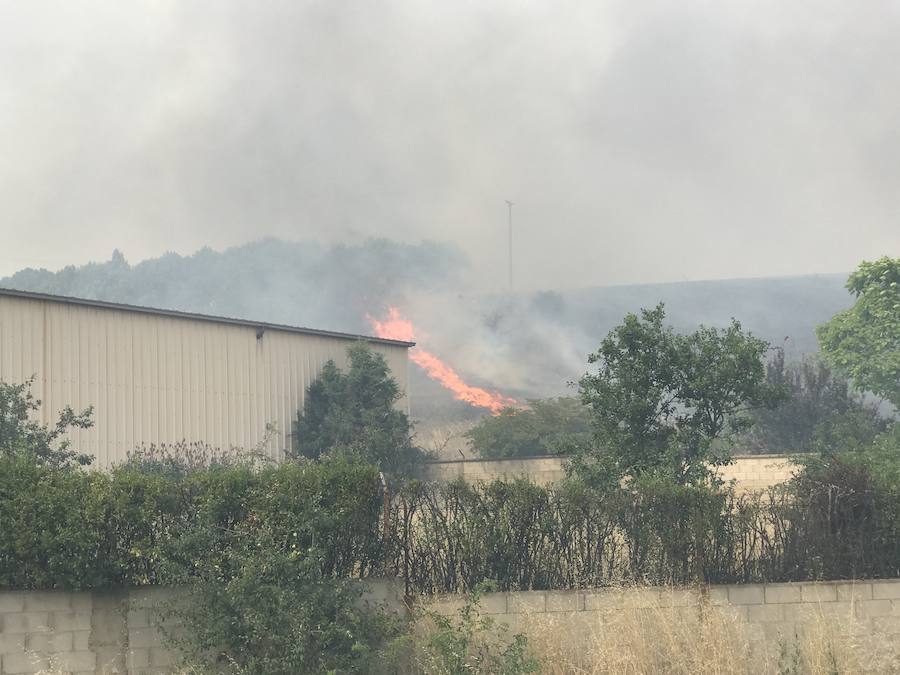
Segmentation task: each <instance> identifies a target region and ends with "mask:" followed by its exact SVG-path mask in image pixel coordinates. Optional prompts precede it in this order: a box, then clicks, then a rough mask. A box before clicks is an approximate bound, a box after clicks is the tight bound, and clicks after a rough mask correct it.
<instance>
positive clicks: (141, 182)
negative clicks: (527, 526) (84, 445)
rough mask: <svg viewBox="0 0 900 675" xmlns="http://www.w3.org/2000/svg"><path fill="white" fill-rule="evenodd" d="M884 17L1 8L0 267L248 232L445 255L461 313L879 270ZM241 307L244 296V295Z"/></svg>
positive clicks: (853, 10) (812, 9) (802, 8)
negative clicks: (441, 249)
mask: <svg viewBox="0 0 900 675" xmlns="http://www.w3.org/2000/svg"><path fill="white" fill-rule="evenodd" d="M898 7H900V6H898V4H897V3H896V2H894V1H893V0H870V1H868V2H846V1H838V0H795V1H793V2H789V3H785V2H783V1H779V0H735V1H733V2H708V1H707V0H684V1H683V2H661V1H658V0H651V1H645V2H632V1H628V0H559V1H557V2H543V3H541V2H537V3H523V2H517V1H514V0H479V1H478V2H470V1H467V0H462V1H457V2H410V1H409V0H384V1H382V2H377V3H374V2H373V3H367V2H361V3H352V4H350V5H348V4H347V3H341V2H334V1H333V0H306V1H297V0H268V1H267V2H264V3H259V2H246V1H243V0H197V1H195V2H164V1H157V0H133V1H131V2H110V1H109V0H81V1H79V2H71V1H69V0H28V1H27V2H6V3H3V5H2V8H0V147H2V148H3V153H2V156H0V222H2V223H3V225H2V227H3V250H2V251H0V271H2V272H3V273H6V274H8V273H11V272H13V271H15V270H17V269H20V268H22V267H25V266H27V265H43V266H47V267H50V268H57V269H58V268H60V267H62V266H63V265H66V264H69V263H73V262H83V261H87V260H96V259H98V258H100V257H101V256H103V255H106V254H107V253H108V251H109V250H110V249H111V248H113V247H115V246H118V247H120V248H122V250H123V251H124V253H125V254H126V256H127V257H128V258H129V259H135V260H139V259H144V258H148V257H152V256H158V255H160V254H162V253H163V252H164V251H169V250H175V251H180V252H182V253H187V252H191V251H195V250H197V249H200V248H201V247H202V246H204V245H211V246H213V247H215V248H216V249H222V248H226V247H228V246H232V245H236V244H240V243H244V242H247V241H251V240H254V239H257V238H259V237H260V236H267V235H268V236H277V237H281V238H287V239H304V238H312V239H316V240H320V241H327V242H336V241H344V242H356V241H360V240H362V239H363V238H365V237H367V236H384V237H390V238H392V239H395V240H403V241H418V240H420V239H423V238H424V239H435V240H442V241H443V240H452V241H454V242H456V243H457V244H458V245H459V246H460V247H462V249H463V250H464V251H465V252H466V254H467V255H468V257H469V260H470V261H471V267H470V269H469V270H468V272H467V274H468V275H469V276H470V277H471V278H473V279H476V280H477V281H478V284H477V286H478V287H480V288H482V289H491V288H493V289H494V290H498V289H501V288H503V287H504V286H505V278H506V229H505V225H506V223H505V217H506V209H505V204H504V200H505V199H511V200H513V201H515V202H516V207H515V209H514V220H515V230H516V236H515V255H516V275H515V276H516V286H517V288H520V289H528V290H539V289H542V288H575V287H584V286H594V285H607V284H611V283H616V284H620V283H646V282H652V281H668V280H682V279H692V280H696V279H708V278H730V277H758V276H767V275H773V274H807V273H813V272H829V271H841V270H849V269H852V268H853V267H854V266H855V265H856V264H857V263H858V261H859V260H861V259H864V258H870V259H871V258H874V257H877V256H879V255H884V254H886V253H896V251H897V249H898V246H900V228H898V227H897V214H898V213H900V191H898V190H897V189H896V186H897V185H898V184H900V127H898V125H897V119H898V117H900V87H897V86H896V81H897V77H896V71H897V63H898V62H900V40H898V39H897V35H898V34H900V9H898ZM251 283H252V282H251Z"/></svg>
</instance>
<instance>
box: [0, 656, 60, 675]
mask: <svg viewBox="0 0 900 675" xmlns="http://www.w3.org/2000/svg"><path fill="white" fill-rule="evenodd" d="M49 669H50V659H48V658H47V657H46V656H41V655H40V654H33V653H32V654H29V653H28V652H23V653H21V654H4V655H3V673H4V675H14V674H18V673H40V672H42V671H46V670H49ZM51 672H52V671H51Z"/></svg>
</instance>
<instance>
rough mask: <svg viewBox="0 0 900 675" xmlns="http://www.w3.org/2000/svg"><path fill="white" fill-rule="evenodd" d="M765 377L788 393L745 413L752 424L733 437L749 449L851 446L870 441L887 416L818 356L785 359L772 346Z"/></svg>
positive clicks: (885, 424)
mask: <svg viewBox="0 0 900 675" xmlns="http://www.w3.org/2000/svg"><path fill="white" fill-rule="evenodd" d="M766 379H767V381H768V383H769V384H770V385H772V386H773V387H783V388H784V389H785V390H787V391H788V392H789V397H788V398H787V400H785V401H784V402H783V403H782V404H781V405H779V406H778V407H776V408H772V409H766V408H763V409H757V410H754V411H752V412H751V413H750V416H751V418H752V419H753V426H752V427H751V428H750V429H749V430H748V431H747V432H746V433H745V434H743V435H742V436H741V437H740V438H738V439H737V443H738V445H737V447H738V448H740V449H741V450H744V451H748V452H772V453H808V452H828V451H836V450H852V449H855V448H862V447H864V446H868V445H871V443H872V442H873V441H874V440H875V438H876V437H877V436H878V435H879V434H881V433H883V432H885V431H886V430H887V428H888V426H889V421H888V420H887V419H885V418H884V417H882V416H881V414H880V413H879V408H878V405H877V404H875V403H870V402H866V401H865V400H864V399H863V398H862V396H860V395H859V394H856V393H854V392H853V390H852V389H851V387H850V384H849V382H847V380H845V379H843V378H841V377H840V376H836V375H834V374H833V373H832V371H831V369H830V368H829V367H828V366H827V365H826V364H825V363H824V362H823V361H822V360H820V359H819V358H815V357H810V358H807V359H804V360H803V361H800V362H798V363H785V359H784V352H783V351H782V350H777V351H776V352H775V356H774V358H772V359H771V360H770V361H769V363H768V365H767V367H766Z"/></svg>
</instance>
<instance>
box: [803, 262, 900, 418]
mask: <svg viewBox="0 0 900 675" xmlns="http://www.w3.org/2000/svg"><path fill="white" fill-rule="evenodd" d="M847 290H849V291H850V292H851V293H852V294H853V295H854V296H856V302H855V304H854V305H853V306H852V307H851V308H850V309H848V310H846V311H843V312H840V313H838V314H837V315H835V316H834V317H833V318H832V319H831V320H830V321H829V322H828V323H825V324H823V325H821V326H819V328H818V330H817V334H818V337H819V345H820V347H821V350H822V355H823V357H824V358H825V360H826V361H828V362H829V363H830V364H831V365H833V366H834V367H835V368H836V369H838V370H839V371H841V372H842V373H844V374H846V375H847V376H848V377H849V378H850V379H851V380H852V381H853V383H854V384H855V385H856V386H857V387H858V388H859V389H861V390H866V391H871V392H873V393H875V394H876V395H878V396H882V397H884V398H885V399H887V400H889V401H891V402H892V403H893V404H894V405H895V406H897V407H898V408H900V258H888V257H883V258H880V259H878V260H876V261H874V262H863V263H862V264H861V265H860V266H859V269H857V270H856V271H855V272H854V273H853V274H851V275H850V278H849V279H848V280H847Z"/></svg>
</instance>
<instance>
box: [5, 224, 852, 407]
mask: <svg viewBox="0 0 900 675" xmlns="http://www.w3.org/2000/svg"><path fill="white" fill-rule="evenodd" d="M468 270H469V264H468V260H467V258H466V256H465V255H464V254H463V253H461V252H460V251H459V250H458V249H456V248H455V247H453V246H448V245H444V244H437V243H428V242H425V243H420V244H416V245H411V244H404V243H399V242H393V241H389V240H385V239H379V240H370V241H366V242H363V243H360V244H356V245H352V246H344V245H326V244H321V243H318V242H308V241H307V242H285V241H278V240H265V241H260V242H256V243H253V244H247V245H244V246H240V247H235V248H231V249H228V250H225V251H222V252H216V251H213V250H211V249H208V248H207V249H203V250H201V251H199V252H197V253H196V254H194V255H192V256H180V255H177V254H167V255H165V256H162V257H160V258H155V259H150V260H145V261H143V262H141V263H138V264H135V265H130V264H129V263H128V262H127V261H126V260H125V258H124V257H123V256H122V255H121V254H120V253H118V252H117V253H115V254H114V255H113V256H112V258H111V259H110V260H109V261H107V262H104V263H91V264H88V265H84V266H81V267H74V266H73V267H67V268H65V269H63V270H61V271H59V272H50V271H47V270H34V269H27V270H22V271H20V272H18V273H16V274H15V275H13V276H11V277H7V278H5V279H0V286H2V287H12V288H22V289H25V290H34V291H43V292H48V293H55V294H60V295H72V296H78V297H86V298H96V299H102V300H109V301H114V302H125V303H131V304H138V305H148V306H154V307H164V308H170V309H179V310H185V311H193V312H201V313H207V314H218V315H224V316H234V317H241V318H246V319H251V320H254V319H255V320H261V321H271V322H277V323H287V324H293V325H305V326H311V327H316V328H327V329H332V330H339V331H348V332H361V333H369V332H370V331H371V325H370V324H369V322H368V320H367V316H368V315H371V316H374V317H382V318H383V317H384V316H385V313H386V311H387V308H388V307H391V306H396V307H398V308H400V309H401V311H402V312H403V314H404V315H405V316H406V317H408V318H409V319H411V320H412V321H413V323H414V324H415V327H416V331H417V332H416V339H417V340H418V341H419V342H420V343H421V344H422V346H423V347H425V348H427V349H428V351H430V352H432V353H433V354H435V355H436V356H438V357H439V358H441V359H443V360H444V361H446V362H447V363H448V364H449V365H450V366H452V367H453V368H455V369H456V370H457V371H458V372H459V374H460V375H461V376H463V377H464V378H465V379H466V381H467V382H468V383H469V384H472V385H475V386H483V387H486V388H488V389H492V390H498V391H500V392H501V393H503V394H505V395H507V396H513V397H516V398H518V399H520V400H521V399H525V398H530V397H545V396H553V395H559V394H564V393H567V392H568V393H571V391H572V390H571V389H570V388H569V387H568V386H567V383H568V382H571V381H572V380H576V379H577V378H578V377H579V376H580V375H581V374H582V373H583V372H584V370H585V369H586V367H587V363H586V361H587V355H588V353H589V352H590V351H592V350H594V349H596V347H597V346H598V344H599V342H600V340H601V339H602V338H603V337H604V336H605V334H606V333H607V332H608V331H609V330H610V329H611V328H613V327H614V326H615V325H616V324H618V323H619V322H621V320H622V317H623V316H624V315H625V314H626V313H627V312H636V311H638V310H639V309H641V308H642V307H648V308H649V307H653V306H654V305H655V304H656V303H657V302H660V301H665V302H666V303H667V307H668V311H669V318H670V320H671V322H672V323H673V324H674V325H675V326H676V327H677V328H679V329H683V330H693V329H694V328H696V327H697V325H698V324H700V323H703V324H707V325H714V326H723V325H726V324H727V323H728V322H729V321H730V319H731V317H732V316H734V317H737V318H738V319H741V320H742V321H743V322H744V325H745V327H746V328H748V329H751V330H753V331H755V332H756V333H758V334H759V335H761V336H762V337H764V338H766V339H768V340H770V341H772V342H773V343H774V344H776V345H782V344H785V345H786V346H787V347H788V348H789V349H790V350H792V352H793V354H794V355H799V354H800V353H803V352H811V351H815V350H816V344H815V337H814V328H815V326H816V325H817V324H819V323H821V322H823V321H825V320H827V319H828V318H830V317H831V316H832V315H833V314H834V313H835V312H837V311H838V310H840V309H843V308H844V307H846V306H847V305H849V303H850V301H851V298H850V296H849V295H848V294H847V292H846V291H845V290H844V288H843V276H820V277H796V278H784V279H758V280H733V281H711V282H698V283H678V284H657V285H641V286H619V287H606V288H602V287H601V288H584V289H579V290H563V291H560V290H546V291H538V292H523V293H515V294H510V293H507V294H496V293H486V292H483V291H480V290H479V289H478V288H477V287H475V286H473V285H472V284H471V283H470V282H469V280H468V276H467V271H468ZM785 337H788V338H789V339H788V340H787V342H785ZM411 371H412V372H411V385H410V386H411V388H412V390H413V391H412V401H413V414H414V416H415V417H416V418H417V419H419V420H424V421H426V422H428V423H430V424H436V423H441V422H450V421H454V420H459V419H467V418H468V419H470V418H472V417H475V416H478V415H480V414H483V411H480V410H476V409H473V408H470V407H469V406H467V405H466V404H464V403H460V402H458V401H454V400H453V399H452V397H451V396H450V395H449V394H448V393H447V392H446V391H445V390H443V389H442V388H441V387H440V386H439V385H437V384H436V383H433V382H431V381H429V380H427V378H425V377H424V375H423V374H422V373H421V372H419V371H418V370H417V369H416V368H412V369H411Z"/></svg>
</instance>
